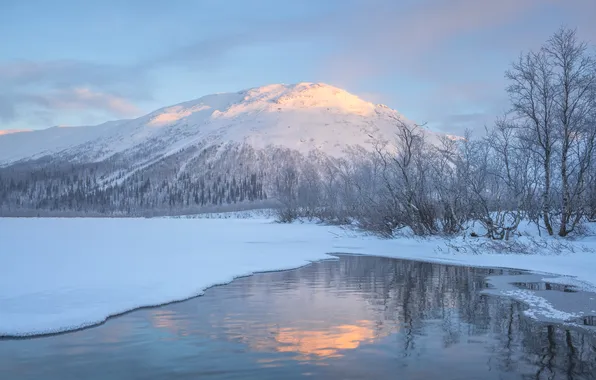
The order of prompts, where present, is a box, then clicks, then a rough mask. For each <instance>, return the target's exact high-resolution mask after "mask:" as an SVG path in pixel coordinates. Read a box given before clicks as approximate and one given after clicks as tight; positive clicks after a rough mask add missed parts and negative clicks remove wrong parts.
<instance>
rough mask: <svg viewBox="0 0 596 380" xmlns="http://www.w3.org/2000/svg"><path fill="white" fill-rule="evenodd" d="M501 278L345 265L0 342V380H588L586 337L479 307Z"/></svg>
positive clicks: (493, 302)
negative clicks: (66, 330) (486, 291)
mask: <svg viewBox="0 0 596 380" xmlns="http://www.w3.org/2000/svg"><path fill="white" fill-rule="evenodd" d="M500 274H509V275H510V274H515V273H512V272H511V271H508V272H503V271H501V270H490V269H475V268H465V267H454V266H447V265H439V264H428V263H419V262H412V261H404V260H391V259H383V258H375V257H362V256H341V257H340V259H339V260H334V261H323V262H319V263H315V264H312V265H310V266H307V267H304V268H301V269H297V270H293V271H287V272H276V273H263V274H257V275H254V276H251V277H246V278H241V279H238V280H236V281H234V282H232V283H231V284H228V285H225V286H219V287H215V288H212V289H209V290H208V291H207V292H206V293H205V295H204V296H203V297H199V298H194V299H191V300H188V301H185V302H181V303H176V304H170V305H166V306H163V307H159V308H152V309H141V310H137V311H134V312H131V313H128V314H125V315H122V316H119V317H116V318H112V319H110V320H108V321H107V323H105V324H103V325H100V326H97V327H94V328H90V329H86V330H81V331H77V332H73V333H68V334H61V335H55V336H49V337H41V338H34V339H21V340H3V341H0V379H1V380H12V379H52V380H53V379H114V380H118V379H202V378H212V379H250V378H252V379H294V378H302V377H311V378H323V379H481V380H489V379H596V336H595V335H594V334H593V332H591V331H585V330H582V329H567V328H565V327H563V326H560V325H556V324H546V323H539V322H536V321H534V320H531V319H528V318H526V317H525V316H524V315H523V310H524V306H523V305H521V304H519V303H517V302H515V301H512V300H510V299H508V298H504V297H495V296H490V295H486V294H481V291H482V290H483V289H485V288H486V287H487V286H488V285H487V281H486V280H485V277H486V276H490V275H492V276H494V275H500Z"/></svg>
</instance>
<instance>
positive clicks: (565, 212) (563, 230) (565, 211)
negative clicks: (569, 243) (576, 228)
mask: <svg viewBox="0 0 596 380" xmlns="http://www.w3.org/2000/svg"><path fill="white" fill-rule="evenodd" d="M565 139H566V140H567V136H565ZM567 151H568V146H567V141H565V142H564V143H563V149H562V151H561V182H562V183H561V186H562V189H561V190H562V193H563V194H562V197H563V199H562V202H561V203H562V204H561V226H560V227H559V236H562V237H565V236H567V233H568V231H567V220H568V218H569V215H570V214H571V213H570V210H569V178H568V176H567V154H568V152H567Z"/></svg>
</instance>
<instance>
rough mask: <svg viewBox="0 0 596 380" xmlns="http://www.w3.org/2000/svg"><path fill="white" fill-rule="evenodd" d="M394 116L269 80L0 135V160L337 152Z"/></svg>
mask: <svg viewBox="0 0 596 380" xmlns="http://www.w3.org/2000/svg"><path fill="white" fill-rule="evenodd" d="M401 117H402V116H401V115H399V114H398V112H397V111H395V110H392V109H390V108H388V107H386V106H383V105H376V104H373V103H370V102H367V101H364V100H362V99H360V98H358V97H357V96H355V95H352V94H350V93H348V92H346V91H344V90H342V89H339V88H336V87H333V86H330V85H326V84H320V83H299V84H294V85H283V84H274V85H269V86H264V87H258V88H253V89H249V90H244V91H240V92H236V93H222V94H214V95H208V96H204V97H202V98H199V99H196V100H191V101H188V102H185V103H180V104H177V105H174V106H170V107H165V108H162V109H159V110H157V111H154V112H151V113H150V114H148V115H145V116H142V117H140V118H137V119H133V120H119V121H112V122H107V123H104V124H100V125H96V126H88V127H53V128H49V129H45V130H39V131H26V132H20V133H12V134H5V135H0V165H4V166H5V165H7V164H10V163H14V162H16V161H21V160H31V159H35V158H40V157H43V156H47V155H52V156H55V157H61V158H64V159H67V160H69V161H74V162H98V161H102V160H105V159H107V158H110V157H112V156H114V155H116V154H120V155H123V156H128V157H136V158H135V159H134V161H135V164H137V165H133V166H138V164H141V162H144V163H150V162H155V160H158V159H162V158H164V157H167V156H169V155H171V154H173V153H175V152H179V151H181V150H184V149H186V148H189V147H193V146H200V147H202V148H206V147H209V146H221V145H228V144H243V143H246V144H249V145H250V146H251V147H253V148H254V149H257V150H258V149H262V148H265V147H267V146H270V145H271V146H282V147H286V148H290V149H293V150H296V151H299V152H301V153H307V152H309V151H311V150H319V151H321V152H324V153H326V154H328V155H332V156H339V155H341V154H342V152H343V150H344V149H345V148H346V147H347V146H351V145H360V146H363V147H370V144H371V141H372V139H383V138H391V136H392V134H393V133H394V129H395V118H401ZM140 152H142V154H140V155H139V153H140ZM197 154H198V153H197ZM191 158H192V157H187V159H191Z"/></svg>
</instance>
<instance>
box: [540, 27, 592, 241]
mask: <svg viewBox="0 0 596 380" xmlns="http://www.w3.org/2000/svg"><path fill="white" fill-rule="evenodd" d="M587 50H588V46H587V44H586V43H585V42H580V41H578V39H577V35H576V31H575V30H570V29H560V30H559V31H558V32H557V33H555V35H554V36H553V37H552V38H551V39H549V40H548V42H547V44H546V45H545V46H544V47H543V51H544V54H545V55H546V56H547V57H548V62H549V63H550V65H551V66H552V72H553V76H552V78H551V79H552V87H553V89H554V105H555V106H554V124H555V127H556V131H557V134H558V136H557V138H558V140H560V163H559V165H560V176H561V215H560V224H559V235H560V236H567V235H568V234H569V233H570V232H572V231H573V230H574V228H575V226H576V225H577V224H578V223H579V222H580V221H581V219H582V217H583V216H584V207H583V204H581V203H582V202H581V198H582V194H583V192H584V190H585V185H586V181H585V179H586V176H587V170H588V168H589V167H590V163H591V160H592V156H593V154H592V153H593V151H594V140H595V138H596V127H595V126H594V120H590V116H593V109H594V98H593V94H594V86H595V85H596V61H595V59H594V57H592V56H590V55H589V54H587Z"/></svg>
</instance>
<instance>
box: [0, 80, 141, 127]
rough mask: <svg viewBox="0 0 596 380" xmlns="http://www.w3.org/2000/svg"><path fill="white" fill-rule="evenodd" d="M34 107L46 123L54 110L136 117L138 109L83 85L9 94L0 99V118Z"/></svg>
mask: <svg viewBox="0 0 596 380" xmlns="http://www.w3.org/2000/svg"><path fill="white" fill-rule="evenodd" d="M31 108H33V109H34V110H35V114H36V115H37V116H38V117H39V119H41V120H45V121H46V122H48V121H49V120H51V115H52V114H54V113H57V112H67V111H68V112H71V111H90V112H91V111H92V112H102V113H105V114H108V115H111V116H117V117H132V116H138V115H139V113H140V110H139V109H138V107H136V106H135V105H134V104H133V103H131V102H130V101H128V100H127V99H125V98H123V97H120V96H117V95H114V94H109V93H103V92H98V91H94V90H91V89H89V88H85V87H75V88H67V89H61V90H53V91H49V92H44V93H37V94H23V93H20V94H16V93H15V94H12V95H11V96H6V97H2V98H0V120H3V121H6V122H9V121H12V120H13V119H15V118H16V117H17V116H19V111H20V110H23V109H26V110H27V111H26V112H27V113H30V112H31Z"/></svg>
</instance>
